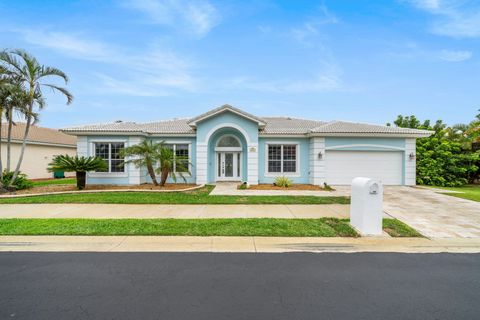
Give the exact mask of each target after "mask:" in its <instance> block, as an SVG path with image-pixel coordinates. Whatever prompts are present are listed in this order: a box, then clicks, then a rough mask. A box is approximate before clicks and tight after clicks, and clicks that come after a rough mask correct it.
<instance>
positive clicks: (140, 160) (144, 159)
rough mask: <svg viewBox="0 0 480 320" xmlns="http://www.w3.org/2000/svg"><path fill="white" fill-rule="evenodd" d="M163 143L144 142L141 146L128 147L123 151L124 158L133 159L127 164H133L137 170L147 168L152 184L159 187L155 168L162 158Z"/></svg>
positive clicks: (127, 161)
mask: <svg viewBox="0 0 480 320" xmlns="http://www.w3.org/2000/svg"><path fill="white" fill-rule="evenodd" d="M162 148H163V142H158V143H154V142H153V141H151V140H144V141H142V142H140V143H139V144H136V145H133V146H130V147H127V148H125V149H124V150H123V152H122V155H123V156H124V157H131V159H129V160H126V161H125V163H133V164H134V165H135V166H136V167H137V168H141V167H146V168H147V172H148V175H149V176H150V178H151V179H152V183H153V184H154V185H155V186H158V181H157V177H156V175H155V168H154V166H155V165H156V163H157V162H158V159H159V158H160V152H161V150H162Z"/></svg>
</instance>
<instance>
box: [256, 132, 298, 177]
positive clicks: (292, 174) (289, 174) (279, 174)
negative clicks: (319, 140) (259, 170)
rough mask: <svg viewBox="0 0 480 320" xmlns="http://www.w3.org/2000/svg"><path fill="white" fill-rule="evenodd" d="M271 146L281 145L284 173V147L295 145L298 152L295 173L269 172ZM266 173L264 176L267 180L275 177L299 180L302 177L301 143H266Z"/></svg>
mask: <svg viewBox="0 0 480 320" xmlns="http://www.w3.org/2000/svg"><path fill="white" fill-rule="evenodd" d="M269 145H281V146H282V148H281V160H280V161H281V164H282V171H283V145H295V146H296V148H295V152H296V159H295V160H296V161H295V172H268V146H269ZM264 160H265V170H264V171H265V172H264V176H265V177H267V178H275V177H282V176H285V177H291V178H299V177H301V176H302V175H301V173H300V143H298V142H295V141H265V159H264Z"/></svg>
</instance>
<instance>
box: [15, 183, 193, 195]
mask: <svg viewBox="0 0 480 320" xmlns="http://www.w3.org/2000/svg"><path fill="white" fill-rule="evenodd" d="M195 186H197V185H196V184H187V183H168V184H166V185H165V186H163V187H160V186H158V187H156V186H154V185H153V184H150V183H145V184H141V185H138V186H114V185H103V184H102V185H87V187H86V188H85V189H84V190H82V191H92V190H122V189H129V190H134V189H135V190H182V189H187V188H193V187H195ZM61 191H79V190H77V187H76V185H74V184H57V185H47V186H40V187H33V188H30V189H25V190H18V191H15V192H11V193H7V194H31V193H50V192H61Z"/></svg>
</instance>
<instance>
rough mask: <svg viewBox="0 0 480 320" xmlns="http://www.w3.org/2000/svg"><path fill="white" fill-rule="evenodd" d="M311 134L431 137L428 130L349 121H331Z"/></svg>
mask: <svg viewBox="0 0 480 320" xmlns="http://www.w3.org/2000/svg"><path fill="white" fill-rule="evenodd" d="M310 132H311V133H319V134H328V133H354V134H368V133H372V134H406V135H418V134H420V135H430V134H431V132H430V131H427V130H417V129H410V128H399V127H392V126H380V125H376V124H368V123H358V122H348V121H331V122H327V123H325V124H323V125H320V126H318V127H315V128H312V129H311V130H310Z"/></svg>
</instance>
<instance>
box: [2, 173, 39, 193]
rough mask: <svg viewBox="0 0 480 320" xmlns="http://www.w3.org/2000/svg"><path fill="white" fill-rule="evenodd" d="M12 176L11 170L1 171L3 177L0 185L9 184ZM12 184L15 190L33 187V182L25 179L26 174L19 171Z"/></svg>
mask: <svg viewBox="0 0 480 320" xmlns="http://www.w3.org/2000/svg"><path fill="white" fill-rule="evenodd" d="M12 178H13V171H10V172H7V171H4V172H3V178H2V185H3V186H8V185H9V184H10V181H12ZM12 186H13V187H14V188H15V190H23V189H28V188H31V187H33V182H32V181H30V180H28V179H27V175H26V174H25V173H21V172H20V173H19V174H18V176H17V178H16V179H15V181H14V183H13V184H12Z"/></svg>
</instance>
